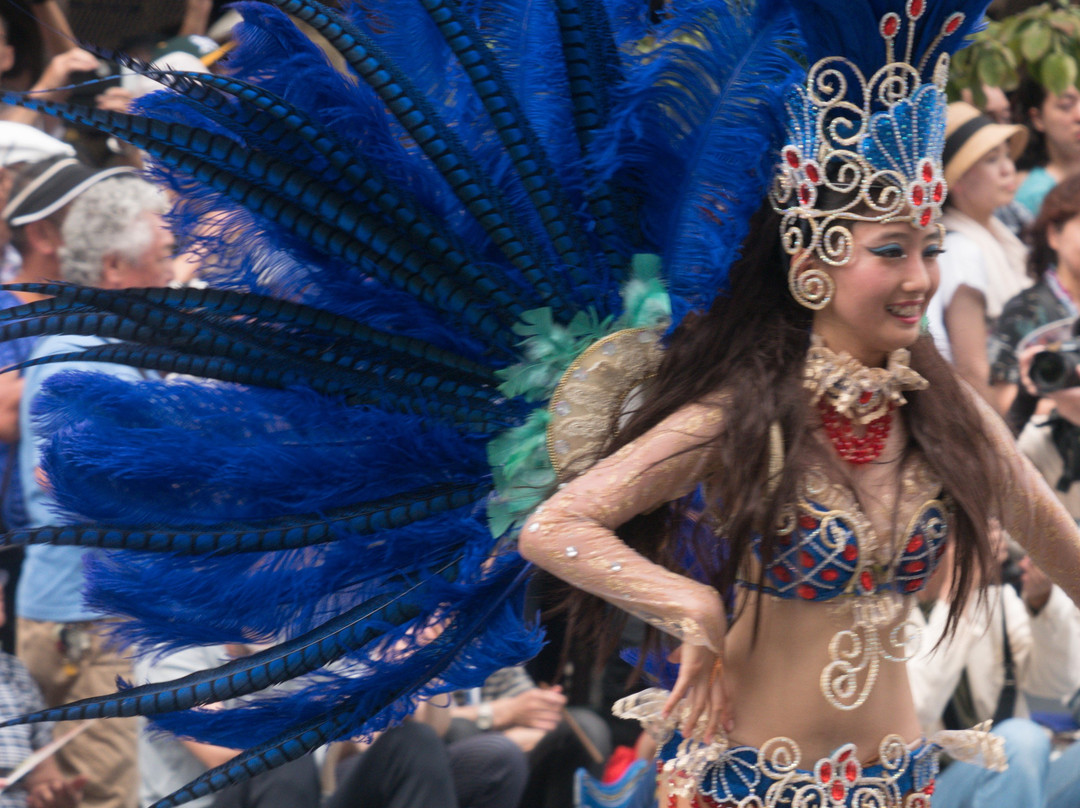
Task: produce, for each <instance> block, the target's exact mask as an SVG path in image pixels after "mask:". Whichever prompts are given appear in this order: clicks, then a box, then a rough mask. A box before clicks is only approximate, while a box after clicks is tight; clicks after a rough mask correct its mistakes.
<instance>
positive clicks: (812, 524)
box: [799, 513, 821, 530]
mask: <svg viewBox="0 0 1080 808" xmlns="http://www.w3.org/2000/svg"><path fill="white" fill-rule="evenodd" d="M819 524H821V523H820V522H819V521H818V520H817V519H815V518H814V517H812V516H811V515H810V514H808V513H804V514H803V515H802V516H800V517H799V527H801V528H802V529H803V530H817V527H818V525H819Z"/></svg>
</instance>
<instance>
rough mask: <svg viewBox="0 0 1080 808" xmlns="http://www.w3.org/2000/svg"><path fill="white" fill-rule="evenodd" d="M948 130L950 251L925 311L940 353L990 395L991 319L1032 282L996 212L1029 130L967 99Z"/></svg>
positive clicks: (1022, 252) (951, 113) (953, 110)
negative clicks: (993, 115) (1000, 119)
mask: <svg viewBox="0 0 1080 808" xmlns="http://www.w3.org/2000/svg"><path fill="white" fill-rule="evenodd" d="M945 133H946V136H945V154H944V159H945V181H946V182H947V183H948V185H949V197H948V201H947V202H946V209H945V215H944V217H943V218H942V224H943V225H944V226H945V228H946V235H945V245H944V246H945V253H944V254H943V255H942V256H941V257H940V258H939V260H938V266H939V267H940V270H941V281H940V284H939V287H938V291H937V294H935V295H934V297H933V298H931V300H930V304H929V306H928V307H927V312H926V316H927V320H928V322H929V324H930V332H931V334H933V335H934V340H935V342H936V344H937V346H938V349H939V350H940V351H941V353H942V354H943V355H944V356H945V358H946V359H949V360H951V361H952V362H953V364H954V365H956V368H957V370H958V371H959V372H960V374H961V375H962V376H963V377H964V378H965V379H966V380H967V381H968V382H969V383H970V384H971V385H972V386H973V387H975V389H976V390H978V391H979V392H980V393H982V395H983V396H984V397H986V398H989V397H990V387H989V378H990V371H989V362H988V360H987V353H986V333H987V332H986V328H987V325H986V324H987V320H988V319H989V320H993V319H995V318H996V317H997V316H998V315H999V314H1000V313H1001V309H1002V307H1003V306H1004V305H1005V302H1006V301H1007V300H1008V299H1009V298H1010V297H1012V296H1013V295H1015V294H1016V293H1017V292H1019V291H1020V290H1021V289H1023V288H1024V287H1025V286H1027V285H1028V284H1030V282H1031V281H1030V279H1029V278H1028V277H1027V276H1026V275H1025V273H1024V260H1025V257H1026V249H1025V247H1024V245H1023V244H1022V243H1021V242H1020V240H1019V239H1017V238H1016V236H1014V235H1013V234H1012V232H1011V231H1009V229H1008V228H1007V227H1005V225H1003V224H1002V223H1001V222H1000V221H999V220H998V219H996V218H995V216H994V211H995V210H997V209H998V208H999V207H1001V206H1002V205H1005V204H1007V203H1008V202H1009V201H1011V199H1012V197H1013V194H1014V193H1015V191H1016V171H1015V168H1014V166H1013V162H1012V158H1013V157H1014V156H1015V155H1018V154H1019V153H1020V152H1021V151H1022V150H1023V148H1024V143H1025V142H1026V140H1027V134H1026V132H1025V131H1024V129H1023V127H1020V126H1003V125H1001V124H996V123H994V122H993V121H992V120H990V118H988V117H987V116H985V115H982V114H980V113H979V111H978V110H977V109H975V107H973V106H971V105H970V104H966V103H964V102H962V101H958V102H956V103H954V104H950V105H949V110H948V120H947V124H946V130H945Z"/></svg>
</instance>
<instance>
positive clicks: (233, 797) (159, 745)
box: [135, 645, 319, 808]
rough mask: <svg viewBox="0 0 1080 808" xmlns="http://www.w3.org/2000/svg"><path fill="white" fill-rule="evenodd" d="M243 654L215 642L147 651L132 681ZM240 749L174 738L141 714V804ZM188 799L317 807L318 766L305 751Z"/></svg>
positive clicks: (217, 805)
mask: <svg viewBox="0 0 1080 808" xmlns="http://www.w3.org/2000/svg"><path fill="white" fill-rule="evenodd" d="M247 653H248V650H247V649H246V648H245V647H244V646H220V645H217V646H210V647H193V648H186V649H184V650H182V651H177V652H176V653H173V654H169V655H168V656H165V657H161V658H156V657H154V656H153V655H147V656H144V657H141V658H140V659H139V660H138V661H137V662H136V664H135V680H136V681H137V682H139V683H140V684H142V683H144V682H167V681H169V680H171V679H177V678H179V677H181V676H187V675H189V674H192V673H196V672H198V671H201V670H206V669H209V668H216V667H217V666H219V665H223V664H225V663H226V662H228V661H229V660H230V659H235V658H236V657H240V656H245V655H246V654H247ZM238 752H239V750H237V749H227V748H225V747H221V746H214V745H213V744H208V743H200V742H198V741H192V740H184V739H181V738H177V737H176V736H174V735H170V734H168V733H165V732H161V731H160V730H155V729H154V728H153V727H151V726H150V725H148V724H147V723H146V721H145V719H140V727H139V804H140V805H141V806H144V808H145V806H149V805H153V804H154V803H155V802H157V801H158V800H160V799H162V798H163V797H167V796H168V795H170V794H172V793H173V792H174V791H176V790H177V789H178V788H181V787H183V786H184V785H186V784H187V783H189V782H190V781H191V780H194V779H195V778H196V777H198V776H199V775H201V774H203V773H204V772H206V771H207V770H208V769H213V768H215V767H217V766H220V765H221V764H223V763H227V762H228V761H229V760H231V759H232V758H233V757H235V756H236V754H237V753H238ZM186 804H187V805H189V806H191V808H212V807H213V808H316V806H318V804H319V776H318V771H317V768H316V766H315V762H314V759H313V758H312V757H311V756H309V755H305V756H304V757H300V758H297V759H296V760H294V761H291V762H290V763H287V764H285V765H284V766H279V767H278V768H276V769H271V770H270V771H268V772H266V773H264V774H261V775H259V776H257V777H253V778H252V779H251V780H248V781H247V782H244V783H239V784H237V785H235V786H230V787H229V788H227V789H225V790H224V791H221V792H219V793H218V794H216V795H210V796H205V797H199V798H198V799H195V800H192V801H191V802H189V803H186Z"/></svg>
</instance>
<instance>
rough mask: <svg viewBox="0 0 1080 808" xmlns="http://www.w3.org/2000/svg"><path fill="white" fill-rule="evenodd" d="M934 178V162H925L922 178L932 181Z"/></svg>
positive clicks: (924, 180) (925, 180)
mask: <svg viewBox="0 0 1080 808" xmlns="http://www.w3.org/2000/svg"><path fill="white" fill-rule="evenodd" d="M933 178H934V164H933V163H930V162H925V163H923V166H922V179H923V182H930V180H932V179H933Z"/></svg>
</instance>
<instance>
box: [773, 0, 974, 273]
mask: <svg viewBox="0 0 1080 808" xmlns="http://www.w3.org/2000/svg"><path fill="white" fill-rule="evenodd" d="M931 2H932V0H906V2H897V0H892V2H885V0H876V2H870V3H850V2H837V0H806V1H805V2H803V3H799V4H796V5H797V8H798V13H799V14H800V16H801V17H802V21H803V25H802V28H803V31H804V32H807V33H809V36H808V42H807V44H808V49H809V50H810V54H809V55H810V57H811V67H810V70H809V72H808V74H807V81H806V83H805V85H800V86H796V87H794V88H793V89H792V90H791V91H790V93H789V95H788V98H787V101H786V104H785V108H786V113H787V119H788V123H787V139H786V144H785V145H784V147H783V149H782V150H781V155H780V157H781V160H780V164H779V166H778V171H777V174H776V179H775V182H774V185H773V189H772V192H771V193H770V199H771V201H772V204H773V207H774V208H775V209H776V210H777V212H779V213H782V214H783V220H782V223H781V236H782V239H783V244H784V249H785V250H786V251H787V253H788V254H789V255H796V254H797V253H800V252H802V251H806V253H807V254H809V255H814V256H816V257H817V258H819V259H821V260H822V261H824V262H826V263H827V264H830V265H832V266H838V265H841V264H843V263H845V262H846V261H847V260H848V259H849V258H850V257H851V253H852V236H851V230H850V229H849V223H850V222H853V221H866V222H882V221H886V220H905V221H911V222H912V223H913V224H914V225H915V226H916V227H920V228H928V227H931V226H933V225H934V224H935V223H936V221H937V219H938V217H939V216H940V213H941V205H942V203H943V202H944V201H945V194H946V185H945V172H944V168H943V165H942V157H941V154H942V150H943V148H944V145H945V109H946V98H945V82H946V80H947V78H948V66H949V56H950V54H951V53H952V52H953V51H955V50H956V49H957V48H959V47H960V45H961V43H962V41H963V38H964V36H965V35H966V34H967V33H968V32H969V31H970V30H971V28H972V26H973V25H975V24H977V23H978V22H979V21H980V20H981V18H982V10H983V8H984V7H985V5H986V3H985V1H984V2H975V3H973V2H970V1H969V2H960V1H959V0H951V1H950V0H946V1H945V2H933V3H932V8H931V7H930V4H931ZM972 12H974V14H973V13H972ZM868 15H872V17H871V16H868ZM826 28H830V29H832V30H831V31H825V29H826ZM837 54H843V55H842V56H841V55H837Z"/></svg>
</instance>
